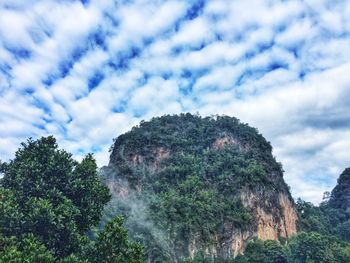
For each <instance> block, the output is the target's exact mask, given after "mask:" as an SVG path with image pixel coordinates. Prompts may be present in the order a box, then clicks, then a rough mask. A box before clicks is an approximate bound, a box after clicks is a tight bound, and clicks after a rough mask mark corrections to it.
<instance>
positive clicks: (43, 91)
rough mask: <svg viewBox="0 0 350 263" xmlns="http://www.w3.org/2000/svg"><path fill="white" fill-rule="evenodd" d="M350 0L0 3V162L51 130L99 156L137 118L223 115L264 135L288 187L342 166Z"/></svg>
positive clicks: (305, 187) (321, 187)
mask: <svg viewBox="0 0 350 263" xmlns="http://www.w3.org/2000/svg"><path fill="white" fill-rule="evenodd" d="M348 14H350V2H349V1H346V0H344V1H340V0H337V1H326V0H317V1H315V0H303V1H302V0H300V1H297V0H295V1H268V0H252V1H231V0H216V1H204V0H196V1H194V0H193V1H188V0H186V1H185V0H169V1H162V0H154V1H146V0H135V1H126V0H125V1H124V0H122V1H118V2H115V1H110V0H95V1H94V0H91V1H68V0H67V1H48V0H47V1H14V0H11V1H10V0H9V1H7V0H5V1H2V2H1V3H0V124H1V125H0V158H1V159H3V160H8V159H10V158H13V154H14V152H15V150H16V149H17V148H18V146H19V143H20V142H21V141H24V140H25V139H26V138H28V137H34V138H36V137H39V136H44V135H48V134H53V135H55V136H56V137H57V138H58V140H59V143H60V145H61V146H62V147H64V148H66V149H67V150H68V151H71V152H73V153H74V154H75V156H76V158H81V156H83V155H84V154H86V153H87V152H94V153H95V155H96V157H97V160H98V163H99V165H103V164H106V163H107V161H108V148H109V146H110V145H111V144H112V138H114V137H116V136H118V135H119V134H121V133H123V132H125V131H127V130H128V129H130V128H131V127H132V126H133V125H136V124H137V123H138V122H139V121H140V120H142V119H146V120H147V119H149V118H151V117H153V116H160V115H163V114H172V113H179V112H187V111H189V112H193V113H196V112H199V113H201V114H203V115H210V114H227V115H232V116H236V117H238V118H240V119H241V120H242V121H243V122H247V123H249V124H250V125H252V126H255V127H257V128H258V129H259V131H260V132H261V133H263V135H264V136H265V137H266V138H267V139H268V140H269V141H271V143H272V145H273V147H274V154H275V155H276V157H277V159H278V160H279V161H281V162H282V164H283V166H284V169H285V171H286V172H285V179H286V181H287V183H288V184H289V185H290V186H291V188H292V192H293V195H294V196H295V197H299V196H300V197H302V198H304V199H306V200H309V201H313V202H319V201H320V199H321V197H322V192H323V191H326V190H330V189H332V187H333V186H334V185H335V182H336V178H337V177H338V175H339V174H340V172H341V171H342V169H344V168H345V167H347V166H350V160H349V152H350V150H349V149H350V108H349V105H350V75H349V72H350V16H349V15H348Z"/></svg>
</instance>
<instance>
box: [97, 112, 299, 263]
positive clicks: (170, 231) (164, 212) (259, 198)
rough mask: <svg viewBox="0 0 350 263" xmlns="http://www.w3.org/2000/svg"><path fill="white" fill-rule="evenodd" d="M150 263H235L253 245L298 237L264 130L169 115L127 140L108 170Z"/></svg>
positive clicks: (221, 119) (115, 149) (118, 207)
mask: <svg viewBox="0 0 350 263" xmlns="http://www.w3.org/2000/svg"><path fill="white" fill-rule="evenodd" d="M103 172H104V176H105V178H106V181H107V183H108V186H109V188H110V189H111V190H112V193H113V195H114V200H113V201H112V203H111V204H110V208H109V210H108V211H109V213H110V214H111V215H112V214H118V213H122V214H124V215H125V216H127V218H128V220H127V225H128V226H129V229H130V231H131V236H132V237H133V238H134V239H136V240H138V241H141V242H142V243H143V244H144V245H145V250H146V254H147V256H148V261H149V262H166V261H172V262H179V261H180V260H182V259H184V258H187V257H191V258H192V257H194V256H195V255H196V254H198V253H200V252H203V253H204V254H207V255H211V256H215V257H217V256H221V257H231V256H236V255H238V254H239V253H242V252H243V250H244V247H245V243H246V241H247V240H250V239H252V238H253V237H258V238H259V239H262V240H275V241H277V242H279V240H283V239H285V238H288V237H290V236H291V235H293V234H295V233H296V220H297V213H296V209H295V205H294V202H293V199H292V198H291V195H290V193H289V190H288V186H287V185H286V184H285V182H284V180H283V171H282V168H281V165H280V164H279V163H278V162H276V160H275V158H274V157H273V155H272V147H271V145H270V144H269V143H268V142H267V141H266V140H265V139H264V137H263V136H262V135H261V134H259V133H258V132H257V130H256V129H254V128H252V127H249V126H248V125H247V124H243V123H241V122H240V121H239V120H238V119H236V118H232V117H227V116H216V117H206V118H202V117H199V116H195V115H191V114H181V115H174V116H170V115H166V116H163V117H160V118H153V119H152V120H151V121H149V122H141V123H140V125H139V126H137V127H134V128H133V129H132V130H131V131H129V132H127V133H125V134H123V135H120V136H119V137H118V138H117V139H116V140H115V143H114V145H113V146H112V148H111V155H110V163H109V165H108V167H106V168H104V169H103Z"/></svg>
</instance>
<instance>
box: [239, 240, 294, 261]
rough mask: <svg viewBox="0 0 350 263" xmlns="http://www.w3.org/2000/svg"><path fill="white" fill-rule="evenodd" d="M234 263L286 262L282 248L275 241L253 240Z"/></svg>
mask: <svg viewBox="0 0 350 263" xmlns="http://www.w3.org/2000/svg"><path fill="white" fill-rule="evenodd" d="M234 262H237V263H238V262H249V263H287V262H288V261H287V255H286V253H285V252H284V250H283V247H282V246H281V245H278V244H277V243H276V242H275V241H273V240H267V241H262V240H259V239H253V240H252V241H250V242H249V243H248V244H247V247H246V250H245V251H244V255H241V256H238V257H237V258H236V259H235V261H234Z"/></svg>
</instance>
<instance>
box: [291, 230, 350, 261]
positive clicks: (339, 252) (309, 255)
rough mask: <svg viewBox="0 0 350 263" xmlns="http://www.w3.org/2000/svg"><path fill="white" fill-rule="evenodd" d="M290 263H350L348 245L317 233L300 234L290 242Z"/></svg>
mask: <svg viewBox="0 0 350 263" xmlns="http://www.w3.org/2000/svg"><path fill="white" fill-rule="evenodd" d="M289 249H290V262H292V263H316V262H317V263H322V262H323V263H341V262H350V248H349V245H348V244H346V243H344V242H341V241H340V240H338V239H336V238H334V237H331V236H324V235H321V234H319V233H315V232H311V233H305V232H301V233H299V234H298V235H296V236H295V237H293V238H292V239H291V240H290V243H289Z"/></svg>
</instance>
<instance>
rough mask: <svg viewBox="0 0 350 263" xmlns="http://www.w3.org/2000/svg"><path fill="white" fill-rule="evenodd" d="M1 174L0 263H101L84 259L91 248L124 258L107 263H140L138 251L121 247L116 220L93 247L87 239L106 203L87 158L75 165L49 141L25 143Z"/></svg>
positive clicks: (119, 222) (129, 246)
mask: <svg viewBox="0 0 350 263" xmlns="http://www.w3.org/2000/svg"><path fill="white" fill-rule="evenodd" d="M1 173H3V178H1V179H0V215H1V216H0V236H1V238H0V262H61V263H68V262H69V263H83V262H102V261H95V258H94V256H95V255H99V254H98V253H97V252H96V253H93V254H91V253H90V254H89V252H90V251H91V250H93V248H94V247H99V248H100V247H101V248H103V249H104V251H107V252H108V251H111V252H113V253H121V254H120V255H116V254H113V255H114V257H115V258H116V260H118V259H123V258H125V261H113V260H115V258H112V260H111V261H109V262H143V261H142V259H143V254H142V248H141V247H140V246H139V245H137V244H134V243H129V242H127V241H126V240H127V233H126V230H125V229H123V228H122V220H121V219H120V218H117V219H116V220H114V221H112V222H111V223H110V224H108V225H107V226H106V229H105V231H104V232H103V233H102V234H101V238H99V239H98V241H97V242H93V241H91V240H89V238H88V236H87V232H88V231H89V230H90V229H91V227H93V226H95V225H96V224H97V223H98V222H99V221H100V218H101V214H102V210H103V207H104V205H105V204H106V203H107V202H108V201H109V200H110V194H109V190H108V188H107V187H106V186H104V185H103V183H102V181H101V180H100V178H99V176H98V174H97V166H96V163H95V160H94V158H93V156H92V155H91V154H88V155H87V156H86V157H85V158H84V159H83V160H82V161H81V162H76V161H74V160H73V159H72V155H71V154H69V153H67V152H66V151H64V150H61V149H58V145H57V144H56V140H55V139H54V138H53V137H52V136H49V137H43V138H41V139H39V140H36V141H34V140H32V139H29V140H28V141H27V142H26V143H22V148H20V149H18V151H17V152H16V155H15V158H14V159H13V160H11V161H10V162H9V163H2V164H1ZM108 237H113V240H110V241H108ZM99 242H101V243H99ZM118 242H120V243H118ZM125 251H127V253H126V252H125ZM132 260H134V261H132Z"/></svg>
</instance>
